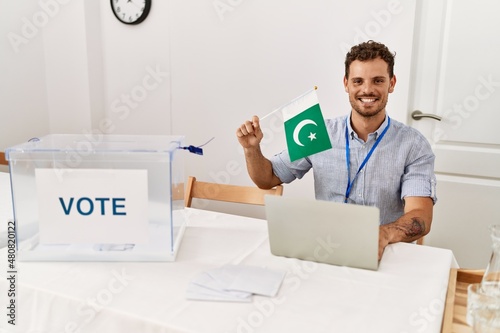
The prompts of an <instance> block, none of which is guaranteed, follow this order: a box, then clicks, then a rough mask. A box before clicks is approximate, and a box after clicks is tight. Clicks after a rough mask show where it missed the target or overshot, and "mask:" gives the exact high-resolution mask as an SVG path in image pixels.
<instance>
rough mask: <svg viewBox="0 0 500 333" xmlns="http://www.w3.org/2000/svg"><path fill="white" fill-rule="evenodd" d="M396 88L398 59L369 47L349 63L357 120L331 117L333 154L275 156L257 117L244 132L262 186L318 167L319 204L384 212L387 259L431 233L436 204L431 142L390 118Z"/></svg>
mask: <svg viewBox="0 0 500 333" xmlns="http://www.w3.org/2000/svg"><path fill="white" fill-rule="evenodd" d="M395 85H396V76H395V75H394V55H393V54H392V53H391V52H390V51H389V49H388V48H387V47H386V46H385V45H383V44H380V43H376V42H374V41H368V42H365V43H361V44H359V45H356V46H354V47H352V48H351V50H350V52H348V53H347V55H346V59H345V76H344V87H345V91H346V92H347V93H348V95H349V101H350V104H351V107H352V109H351V113H350V116H343V117H339V118H336V119H327V120H326V126H327V129H328V132H329V135H330V140H331V142H332V146H333V147H332V149H329V150H326V151H323V152H320V153H317V154H314V155H311V156H309V157H306V158H302V159H299V160H297V161H294V162H290V157H289V156H288V152H287V151H282V152H281V153H279V154H277V155H275V156H273V157H271V158H270V159H267V158H265V157H264V156H263V154H262V152H261V150H260V141H261V140H262V138H263V134H262V131H261V128H260V125H259V118H258V117H257V116H253V118H252V120H251V121H246V122H245V123H244V124H242V125H241V126H240V127H239V128H238V129H237V131H236V135H237V137H238V141H239V143H240V144H241V145H242V147H243V148H244V152H245V159H246V163H247V169H248V173H249V175H250V177H251V179H252V180H253V181H254V183H255V184H256V185H257V186H258V187H260V188H272V187H274V186H276V185H278V184H282V183H290V182H291V181H293V180H295V179H297V178H299V179H300V178H302V176H303V175H304V174H305V173H306V172H308V171H309V170H310V169H311V168H312V169H314V184H315V195H316V199H317V200H330V201H337V202H347V203H353V204H361V205H369V206H376V207H378V208H379V209H380V224H381V225H380V231H379V259H380V258H381V257H382V253H383V251H384V249H385V247H386V246H387V245H388V244H391V243H396V242H412V241H414V240H416V239H418V238H421V237H423V236H425V235H426V234H427V233H428V232H429V231H430V227H431V223H432V210H433V205H434V203H435V201H436V197H435V186H436V179H435V175H434V154H433V152H432V149H431V147H430V145H429V143H428V142H427V140H426V139H425V138H424V137H423V136H422V135H421V134H420V133H419V132H418V131H417V130H415V129H413V128H411V127H408V126H406V125H404V124H402V123H399V122H397V121H395V120H393V119H390V117H388V115H387V114H386V110H385V107H386V104H387V100H388V95H389V93H392V92H393V91H394V87H395Z"/></svg>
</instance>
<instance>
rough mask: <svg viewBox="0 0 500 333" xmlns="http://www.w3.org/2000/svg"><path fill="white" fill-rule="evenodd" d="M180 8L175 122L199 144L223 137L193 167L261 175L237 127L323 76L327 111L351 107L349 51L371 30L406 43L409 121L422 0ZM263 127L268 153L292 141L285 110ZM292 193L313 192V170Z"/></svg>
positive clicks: (175, 24)
mask: <svg viewBox="0 0 500 333" xmlns="http://www.w3.org/2000/svg"><path fill="white" fill-rule="evenodd" d="M223 4H224V6H223ZM214 5H218V6H214ZM388 7H389V9H388ZM391 11H392V12H393V13H391ZM171 13H172V15H171V68H172V111H173V112H172V116H173V124H174V127H173V129H174V131H175V132H178V133H182V134H187V135H188V138H189V141H190V143H192V144H201V143H203V142H205V141H207V140H208V139H210V138H211V137H215V139H214V141H213V142H211V143H210V144H208V145H207V146H206V149H205V150H206V155H205V156H204V157H199V156H190V157H189V159H188V160H189V161H190V163H189V164H188V166H187V169H188V172H189V174H193V175H196V176H197V177H198V178H201V179H204V180H209V181H217V182H228V183H233V184H251V181H250V179H249V177H248V175H247V173H246V166H245V161H244V158H243V156H242V150H241V149H240V147H239V145H238V143H237V140H236V137H235V132H236V128H237V127H238V126H239V125H240V124H241V123H242V122H243V121H245V120H247V119H249V118H251V116H252V115H254V114H256V115H259V116H264V115H265V114H267V113H268V112H270V111H272V110H274V109H275V108H276V107H278V106H280V105H282V104H284V103H286V102H288V101H290V100H291V99H293V98H294V97H296V96H298V95H300V94H301V93H303V92H305V91H306V90H308V89H310V88H311V87H312V86H314V85H317V86H318V87H319V90H318V95H319V99H320V104H321V106H322V109H323V114H324V116H325V117H335V116H340V115H344V114H347V113H348V112H349V111H350V105H349V103H348V97H347V95H346V93H345V91H344V88H343V85H342V79H343V75H344V58H345V53H346V51H347V49H348V48H350V46H352V45H354V44H357V43H358V42H360V41H364V40H366V38H367V37H368V38H372V39H375V40H378V41H382V42H384V43H387V45H388V46H389V47H390V48H391V49H393V50H395V51H397V57H396V58H397V61H396V74H397V75H398V83H397V87H396V93H394V94H392V95H391V96H390V102H389V105H388V110H389V113H390V115H391V116H393V117H394V118H396V119H398V120H401V121H403V122H405V121H406V113H407V110H406V103H407V93H408V82H409V81H408V80H409V70H410V65H409V64H410V60H411V47H412V36H413V22H414V1H411V2H410V1H404V3H403V1H401V2H399V1H387V0H382V1H380V0H379V1H349V2H347V1H342V2H338V1H299V0H295V1H291V0H286V1H285V0H282V1H277V0H275V1H272V2H269V1H258V0H255V1H204V2H196V1H171ZM174 13H175V14H174ZM262 126H263V127H264V129H265V138H264V149H263V150H264V153H266V154H267V155H270V154H272V153H276V152H278V151H280V150H281V149H283V148H284V147H285V142H284V137H283V133H282V122H281V120H280V119H279V117H278V116H277V115H276V116H275V117H271V118H269V119H266V120H265V121H264V122H263V123H262ZM284 193H285V195H290V196H308V197H313V196H314V191H313V185H312V174H308V175H306V177H305V179H303V180H302V181H300V182H294V183H292V184H290V185H286V187H285V192H284ZM213 206H214V205H212V208H213ZM238 209H240V207H238ZM252 212H253V213H255V214H256V215H259V214H261V212H260V211H258V210H257V209H254V208H253V209H252ZM250 215H251V214H250ZM260 216H262V215H260Z"/></svg>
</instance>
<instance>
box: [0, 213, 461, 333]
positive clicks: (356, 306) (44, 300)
mask: <svg viewBox="0 0 500 333" xmlns="http://www.w3.org/2000/svg"><path fill="white" fill-rule="evenodd" d="M186 213H187V214H188V216H189V226H188V228H187V229H186V232H185V235H184V239H183V241H182V244H181V248H180V252H179V254H178V256H177V260H176V261H175V262H166V263H151V262H142V263H138V262H130V263H124V262H113V263H109V262H18V263H17V265H18V285H17V292H18V297H17V306H18V308H17V325H16V329H17V330H15V331H14V332H23V333H26V332H32V333H35V332H37V333H41V332H50V333H59V332H93V333H96V332H106V333H110V332H141V333H148V332H169V333H173V332H176V333H188V332H189V333H192V332H203V333H209V332H211V333H226V332H227V333H230V332H231V333H240V332H241V333H250V332H270V333H271V332H272V333H277V332H287V333H288V332H300V333H303V332H314V333H320V332H342V333H346V332H353V333H360V332H383V333H390V332H394V333H405V332H406V333H411V332H436V333H437V332H439V331H440V327H441V321H442V316H443V308H444V300H445V297H446V288H447V284H448V276H449V270H450V267H452V266H453V265H454V257H453V254H452V252H451V251H449V250H444V249H438V248H432V247H427V246H419V245H414V244H403V243H401V244H393V245H390V246H389V247H387V248H386V250H385V253H384V256H383V258H382V261H381V262H380V267H379V270H378V271H368V270H362V269H353V268H347V267H338V266H332V265H325V264H317V263H312V262H307V261H300V260H296V259H289V258H282V257H276V256H273V255H271V253H270V250H269V244H268V238H267V226H266V222H265V221H263V220H258V219H251V218H246V217H239V216H234V215H227V214H221V213H215V212H208V211H202V210H196V209H187V210H186ZM0 258H6V249H5V248H4V249H2V250H0ZM2 261H3V262H5V261H6V259H2ZM224 264H241V265H256V266H262V267H268V268H271V269H284V270H286V271H287V272H288V273H287V275H286V277H285V279H284V281H283V284H282V286H281V288H280V291H279V293H278V295H277V296H276V297H274V298H268V297H263V296H254V298H253V301H252V302H251V303H226V302H210V301H191V300H187V299H186V298H185V292H186V288H187V286H188V284H189V282H190V281H191V280H192V279H193V278H194V277H195V276H196V275H197V274H199V273H201V272H204V271H207V270H210V269H213V268H217V267H220V266H222V265H224ZM0 275H1V277H0V290H1V291H2V295H1V297H4V298H5V294H6V293H5V292H4V290H6V287H7V281H6V278H5V275H6V269H2V270H1V272H0ZM3 304H5V303H3ZM2 308H3V309H4V310H3V311H2V313H3V312H5V307H4V306H2ZM1 318H2V319H1V321H0V327H2V328H4V329H5V328H7V327H8V328H9V329H12V327H11V326H10V325H7V324H6V316H5V315H4V314H2V317H1Z"/></svg>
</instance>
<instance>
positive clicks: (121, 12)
mask: <svg viewBox="0 0 500 333" xmlns="http://www.w3.org/2000/svg"><path fill="white" fill-rule="evenodd" d="M151 1H152V0H111V10H112V11H113V14H115V17H116V18H117V19H118V20H119V21H120V22H122V23H125V24H139V23H141V22H142V21H144V20H145V19H146V17H147V16H148V14H149V10H150V9H151Z"/></svg>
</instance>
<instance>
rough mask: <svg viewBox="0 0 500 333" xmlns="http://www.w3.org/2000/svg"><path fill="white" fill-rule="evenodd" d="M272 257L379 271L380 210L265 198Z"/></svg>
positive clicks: (309, 201) (324, 202)
mask: <svg viewBox="0 0 500 333" xmlns="http://www.w3.org/2000/svg"><path fill="white" fill-rule="evenodd" d="M265 203H266V206H265V210H266V218H267V223H268V229H269V243H270V245H271V253H272V254H274V255H277V256H284V257H290V258H297V259H303V260H310V261H315V262H320V263H326V264H333V265H340V266H349V267H356V268H364V269H371V270H376V269H377V268H378V236H379V218H380V217H379V215H380V214H379V209H378V208H377V207H369V206H360V205H351V204H344V203H336V202H329V201H319V200H304V199H299V198H287V197H281V196H275V195H266V197H265Z"/></svg>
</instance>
